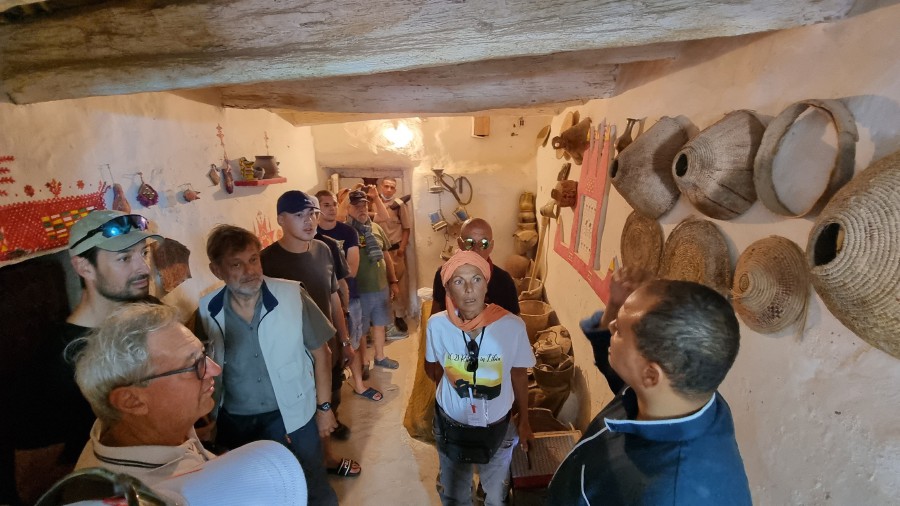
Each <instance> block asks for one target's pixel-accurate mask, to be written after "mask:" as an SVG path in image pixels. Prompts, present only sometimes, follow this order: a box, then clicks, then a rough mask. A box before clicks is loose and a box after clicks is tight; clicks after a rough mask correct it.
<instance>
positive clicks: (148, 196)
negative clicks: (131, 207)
mask: <svg viewBox="0 0 900 506" xmlns="http://www.w3.org/2000/svg"><path fill="white" fill-rule="evenodd" d="M138 176H140V178H141V187H140V188H138V194H137V200H138V202H140V203H141V205H143V206H144V207H150V206H152V205H154V204H156V203H157V202H159V193H157V192H156V190H154V189H153V187H152V186H150V185H149V184H147V183H145V182H144V173H143V172H138Z"/></svg>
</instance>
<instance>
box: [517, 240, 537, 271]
mask: <svg viewBox="0 0 900 506" xmlns="http://www.w3.org/2000/svg"><path fill="white" fill-rule="evenodd" d="M537 243H538V233H537V232H535V231H533V230H519V231H518V232H516V233H515V234H513V249H515V251H516V253H517V254H519V255H525V254H528V253H530V252H532V250H534V247H535V246H537ZM513 277H516V276H513ZM519 277H522V276H519Z"/></svg>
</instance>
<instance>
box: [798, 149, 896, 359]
mask: <svg viewBox="0 0 900 506" xmlns="http://www.w3.org/2000/svg"><path fill="white" fill-rule="evenodd" d="M806 260H807V263H808V265H809V268H810V273H811V274H812V282H813V286H814V287H815V288H816V291H817V292H819V295H820V296H821V297H822V301H823V302H825V305H826V306H828V309H829V310H830V311H831V312H832V313H833V314H834V316H836V317H837V319H838V320H840V321H841V323H843V324H844V325H845V326H846V327H847V328H848V329H850V330H851V331H853V333H854V334H856V335H858V336H859V337H860V338H862V339H863V340H864V341H866V342H867V343H869V344H871V345H872V346H874V347H876V348H878V349H880V350H882V351H884V352H886V353H888V354H890V355H892V356H894V357H896V358H900V151H898V152H895V153H893V154H891V155H889V156H887V157H885V158H882V159H881V160H879V161H877V162H875V163H873V164H872V165H871V166H869V168H868V169H866V170H864V171H863V172H862V173H860V174H858V175H857V176H856V177H855V178H854V179H852V180H851V181H850V182H849V183H847V185H846V186H844V187H843V188H841V189H840V190H838V192H837V193H835V194H834V197H832V199H831V201H830V202H829V203H828V204H827V205H826V206H825V208H824V209H823V210H822V213H821V214H820V215H819V217H818V219H816V222H815V224H814V225H813V228H812V230H811V231H810V233H809V242H808V244H807V246H806Z"/></svg>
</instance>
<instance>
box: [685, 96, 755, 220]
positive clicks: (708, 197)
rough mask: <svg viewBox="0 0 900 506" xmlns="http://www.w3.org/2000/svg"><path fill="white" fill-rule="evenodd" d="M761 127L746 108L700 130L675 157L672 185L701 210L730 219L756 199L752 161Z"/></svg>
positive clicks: (714, 216) (723, 218)
mask: <svg viewBox="0 0 900 506" xmlns="http://www.w3.org/2000/svg"><path fill="white" fill-rule="evenodd" d="M763 132H765V127H764V126H763V124H762V123H761V122H760V121H759V119H757V118H756V116H755V115H754V114H753V113H752V112H750V111H734V112H731V113H728V114H727V115H726V116H725V117H724V118H722V119H721V120H719V121H718V122H716V123H715V124H713V125H712V126H710V127H708V128H707V129H705V130H703V131H702V132H700V133H699V134H697V136H696V137H694V138H693V139H691V140H690V141H688V143H687V144H685V146H684V147H683V148H681V151H679V152H678V154H677V155H676V156H675V161H674V163H673V164H672V174H673V176H674V177H675V184H677V185H678V188H679V189H680V190H681V193H683V194H684V195H685V196H686V197H687V198H688V199H689V200H690V201H691V203H692V204H694V207H696V208H697V209H698V210H699V211H700V212H701V213H703V214H705V215H707V216H709V217H710V218H716V219H719V220H730V219H732V218H735V217H737V216H738V215H740V214H743V213H744V211H746V210H747V209H750V206H752V205H753V202H755V201H756V187H755V186H754V184H753V160H754V158H755V157H756V151H757V149H759V143H760V141H761V140H762V136H763Z"/></svg>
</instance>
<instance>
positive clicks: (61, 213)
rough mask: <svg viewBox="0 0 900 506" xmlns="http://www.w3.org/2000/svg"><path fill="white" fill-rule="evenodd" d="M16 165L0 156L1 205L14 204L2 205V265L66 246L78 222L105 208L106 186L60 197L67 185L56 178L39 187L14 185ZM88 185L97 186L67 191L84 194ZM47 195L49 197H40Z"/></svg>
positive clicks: (77, 184) (80, 183) (79, 183)
mask: <svg viewBox="0 0 900 506" xmlns="http://www.w3.org/2000/svg"><path fill="white" fill-rule="evenodd" d="M13 162H15V157H14V156H12V155H0V203H2V202H3V201H11V202H10V203H5V204H3V205H0V262H7V261H11V260H16V259H18V258H22V257H24V256H28V255H31V254H33V253H37V252H40V251H47V250H52V249H56V248H62V247H65V246H66V245H67V244H68V242H69V229H70V228H71V227H72V225H74V224H75V222H76V221H78V220H80V219H81V218H83V217H84V216H86V215H87V214H88V213H89V212H91V211H93V210H94V209H106V204H105V200H104V194H105V193H106V190H107V186H106V183H104V182H102V181H99V182H98V183H97V185H96V190H93V191H90V190H89V193H83V194H80V195H70V196H66V197H60V195H61V194H62V192H63V186H64V183H63V182H61V181H58V180H57V179H56V178H51V179H50V180H49V181H46V182H45V183H44V184H43V185H41V186H38V187H35V186H34V185H31V184H26V185H22V186H21V187H17V186H15V185H16V177H15V174H14V173H13ZM86 186H91V187H93V186H94V185H93V184H91V185H85V183H84V181H82V180H78V181H76V182H73V183H72V184H67V185H66V188H72V189H75V190H76V191H83V190H85V187H86ZM48 194H49V195H50V198H40V197H42V196H44V195H48ZM35 197H37V198H38V200H33V199H34V198H35Z"/></svg>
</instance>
